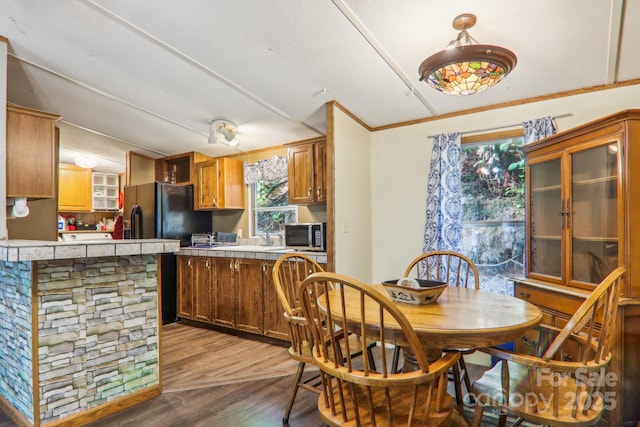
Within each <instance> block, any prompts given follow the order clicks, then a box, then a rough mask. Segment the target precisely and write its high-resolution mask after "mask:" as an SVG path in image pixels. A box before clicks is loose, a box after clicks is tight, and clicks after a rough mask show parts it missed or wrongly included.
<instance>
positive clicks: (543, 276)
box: [515, 110, 640, 426]
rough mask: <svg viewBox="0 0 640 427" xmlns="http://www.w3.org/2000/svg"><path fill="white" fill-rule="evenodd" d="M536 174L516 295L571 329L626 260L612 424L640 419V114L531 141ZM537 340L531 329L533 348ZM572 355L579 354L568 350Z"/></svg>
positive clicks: (528, 340) (530, 161)
mask: <svg viewBox="0 0 640 427" xmlns="http://www.w3.org/2000/svg"><path fill="white" fill-rule="evenodd" d="M523 151H524V152H525V156H526V168H527V169H526V176H527V184H526V185H527V188H526V189H527V191H526V194H527V207H526V209H527V211H526V213H527V214H526V217H527V223H526V230H527V247H526V274H525V276H526V277H525V278H520V279H516V280H515V295H516V297H518V298H522V299H526V300H528V301H530V302H532V303H534V304H536V305H537V306H539V307H540V308H541V309H542V311H543V313H544V316H545V320H544V321H545V322H546V323H549V324H553V325H556V326H559V327H562V326H563V325H564V324H566V322H567V321H568V319H569V318H570V317H571V315H572V313H573V312H574V311H575V310H576V309H577V308H578V306H579V305H580V303H581V302H582V301H583V300H584V298H585V297H586V295H588V293H589V292H590V291H591V290H592V289H593V288H594V287H595V286H596V284H597V283H599V282H600V281H601V280H602V279H603V278H604V277H605V276H606V275H607V274H608V273H610V272H611V271H613V270H614V269H615V268H616V267H618V266H624V267H626V269H627V277H626V281H625V284H624V287H623V288H622V291H621V295H620V296H621V299H620V306H619V310H618V319H617V328H616V331H615V332H614V334H615V337H616V345H615V347H614V348H615V349H614V358H613V362H612V366H611V371H612V372H613V373H614V374H615V380H614V381H612V383H613V384H611V387H610V388H609V390H608V391H609V392H612V393H614V394H612V395H610V396H613V399H610V403H612V405H611V407H610V411H607V415H606V418H607V420H606V424H607V425H612V426H613V425H615V426H622V425H629V426H631V425H632V426H636V425H638V420H639V419H640V387H639V386H638V385H639V384H640V110H628V111H623V112H620V113H617V114H613V115H611V116H608V117H604V118H602V119H600V120H596V121H593V122H591V123H587V124H585V125H582V126H579V127H577V128H574V129H572V130H568V131H565V132H562V133H559V134H556V135H553V136H551V137H549V138H546V139H543V140H540V141H537V142H535V143H531V144H527V145H526V146H524V147H523ZM535 341H536V336H535V335H533V334H526V335H523V337H522V339H521V340H520V341H518V342H517V343H516V347H517V348H518V349H519V350H521V351H526V349H527V348H530V347H529V346H531V345H532V344H533V343H534V342H535ZM564 357H565V358H566V359H567V360H570V359H571V358H572V350H571V349H566V350H565V354H564Z"/></svg>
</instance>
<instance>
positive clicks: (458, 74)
mask: <svg viewBox="0 0 640 427" xmlns="http://www.w3.org/2000/svg"><path fill="white" fill-rule="evenodd" d="M475 22H476V17H475V16H474V15H471V14H464V15H460V16H458V17H456V19H454V21H453V28H455V29H457V30H461V32H460V34H458V37H457V39H456V40H454V41H452V42H451V43H449V47H448V48H447V49H445V50H442V51H440V52H438V53H436V54H434V55H431V56H430V57H429V58H427V59H425V60H424V61H423V62H422V64H420V69H419V72H420V80H425V81H426V82H427V84H428V85H429V86H431V87H433V88H434V89H436V90H439V91H440V92H443V93H446V94H448V95H472V94H474V93H478V92H481V91H483V90H485V89H487V88H490V87H491V86H494V85H496V84H497V83H499V82H500V81H502V79H504V78H505V77H506V76H507V74H509V73H510V72H511V70H512V69H513V68H514V67H515V65H516V62H517V58H516V55H515V54H514V53H513V52H511V51H510V50H509V49H505V48H503V47H500V46H493V45H485V44H479V43H477V41H476V40H474V39H473V38H472V37H471V36H470V35H469V33H468V32H467V28H470V27H472V26H473V25H474V24H475Z"/></svg>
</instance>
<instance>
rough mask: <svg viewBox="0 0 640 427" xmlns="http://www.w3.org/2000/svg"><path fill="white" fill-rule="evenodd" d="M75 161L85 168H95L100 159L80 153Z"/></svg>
mask: <svg viewBox="0 0 640 427" xmlns="http://www.w3.org/2000/svg"><path fill="white" fill-rule="evenodd" d="M73 161H74V163H75V164H76V165H77V166H80V167H81V168H85V169H93V168H95V167H96V166H97V165H98V160H96V159H94V158H93V157H91V156H87V155H86V154H78V155H77V156H76V157H75V158H74V159H73Z"/></svg>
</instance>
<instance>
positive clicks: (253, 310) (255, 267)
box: [236, 259, 263, 334]
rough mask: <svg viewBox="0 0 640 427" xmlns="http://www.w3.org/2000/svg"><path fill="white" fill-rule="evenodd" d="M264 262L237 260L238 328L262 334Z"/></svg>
mask: <svg viewBox="0 0 640 427" xmlns="http://www.w3.org/2000/svg"><path fill="white" fill-rule="evenodd" d="M262 274H263V273H262V262H261V261H258V260H250V259H237V260H236V278H237V282H236V283H237V287H236V288H237V295H238V299H237V307H236V328H237V329H240V330H243V331H247V332H253V333H255V334H262V329H263V326H262V315H263V293H262Z"/></svg>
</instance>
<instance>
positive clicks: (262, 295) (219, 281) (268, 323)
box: [178, 256, 288, 340]
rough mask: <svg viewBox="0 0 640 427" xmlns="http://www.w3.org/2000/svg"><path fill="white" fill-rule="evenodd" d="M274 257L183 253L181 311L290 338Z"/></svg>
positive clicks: (186, 316)
mask: <svg viewBox="0 0 640 427" xmlns="http://www.w3.org/2000/svg"><path fill="white" fill-rule="evenodd" d="M273 265H274V262H273V261H263V260H257V259H244V258H214V257H206V256H179V257H178V316H179V317H181V318H183V319H190V320H195V321H198V322H203V323H209V324H213V325H218V326H223V327H225V328H232V329H236V330H240V331H244V332H250V333H253V334H257V335H265V336H268V337H271V338H276V339H281V340H288V333H287V325H286V323H285V321H284V317H283V310H282V306H281V305H280V302H279V300H278V297H277V295H276V292H275V288H274V286H273V282H272V274H271V270H272V269H273Z"/></svg>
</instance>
